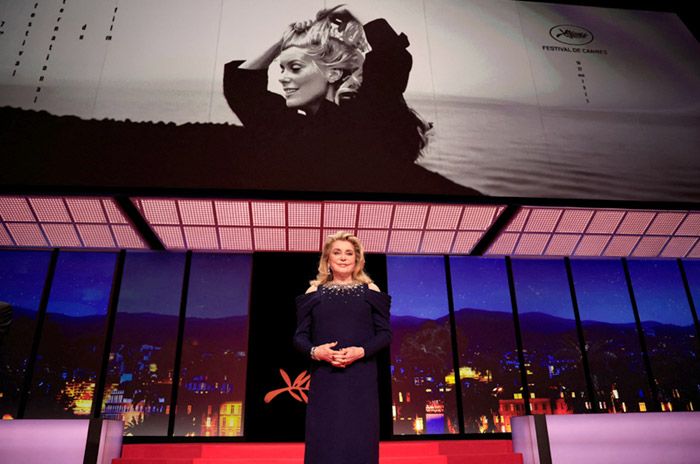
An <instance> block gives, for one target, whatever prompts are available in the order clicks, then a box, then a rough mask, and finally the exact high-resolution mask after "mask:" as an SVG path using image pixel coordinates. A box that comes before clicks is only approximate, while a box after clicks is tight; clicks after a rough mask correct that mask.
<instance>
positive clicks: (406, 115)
mask: <svg viewBox="0 0 700 464" xmlns="http://www.w3.org/2000/svg"><path fill="white" fill-rule="evenodd" d="M365 33H366V36H367V40H368V42H369V44H370V45H371V47H372V51H371V52H369V53H368V54H367V55H366V57H365V62H364V65H363V67H362V68H363V81H362V86H361V88H360V91H359V93H358V96H357V97H356V98H355V99H353V100H351V101H349V102H347V103H343V104H342V105H341V106H338V105H336V104H335V103H333V102H330V101H327V100H324V101H323V102H322V103H321V106H320V108H319V110H318V112H317V113H315V114H313V115H305V114H300V113H299V112H298V111H297V110H296V109H294V108H288V107H287V106H286V102H285V99H284V98H283V97H282V96H281V95H278V94H276V93H273V92H270V91H268V90H267V85H268V80H267V78H268V71H267V69H264V70H251V69H240V68H239V66H240V65H241V64H242V63H243V61H232V62H229V63H227V64H226V65H225V67H224V96H225V97H226V100H227V102H228V104H229V106H230V107H231V109H232V110H233V112H234V113H235V114H236V115H237V116H238V118H239V119H240V120H241V122H242V123H243V125H244V127H246V128H247V129H249V130H250V131H251V134H252V135H253V143H252V144H251V150H252V151H253V152H254V153H255V156H254V159H251V160H250V161H251V163H255V164H256V165H258V168H259V169H258V170H259V172H264V173H265V175H266V176H267V177H268V178H270V179H272V180H273V182H271V184H273V185H283V186H287V187H288V188H292V187H295V188H296V189H300V190H315V191H319V190H326V191H360V192H405V191H406V190H407V188H408V189H409V191H410V192H411V193H432V194H453V195H460V194H461V195H475V194H479V193H478V192H476V191H475V190H473V189H469V188H466V187H462V186H460V185H458V184H455V183H453V182H451V181H449V180H447V179H446V178H444V177H442V176H440V175H438V174H434V173H431V172H429V171H427V170H425V169H424V168H422V167H420V166H418V165H417V164H415V160H416V159H417V158H418V155H419V138H420V137H419V135H418V132H417V129H416V124H415V116H414V115H413V113H412V112H411V111H410V109H409V108H408V106H407V104H406V101H405V100H404V97H403V93H404V91H405V90H406V85H407V83H408V77H409V74H410V71H411V67H412V65H413V59H412V57H411V54H410V53H409V52H408V50H407V49H406V48H407V47H408V45H409V42H408V38H407V37H406V35H405V34H397V33H396V32H395V31H394V30H393V29H392V28H391V26H390V25H389V24H388V23H387V22H386V21H385V20H384V19H377V20H374V21H372V22H370V23H368V24H367V25H365ZM339 162H345V163H350V164H352V165H353V166H360V167H361V169H362V173H361V175H359V176H338V175H337V171H338V163H339ZM311 172H313V175H312V176H310V175H309V173H311Z"/></svg>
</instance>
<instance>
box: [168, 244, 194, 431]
mask: <svg viewBox="0 0 700 464" xmlns="http://www.w3.org/2000/svg"><path fill="white" fill-rule="evenodd" d="M191 270H192V251H188V252H187V254H186V255H185V272H184V273H183V277H182V292H181V294H180V315H179V317H178V324H177V343H176V344H175V366H174V367H173V380H172V389H171V397H170V407H169V410H168V436H169V437H172V436H173V434H174V433H175V414H176V408H177V395H178V392H179V389H180V367H181V366H182V340H183V338H184V336H185V315H186V314H187V298H188V292H189V289H190V271H191Z"/></svg>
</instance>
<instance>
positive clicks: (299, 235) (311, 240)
mask: <svg viewBox="0 0 700 464" xmlns="http://www.w3.org/2000/svg"><path fill="white" fill-rule="evenodd" d="M288 233H289V251H316V250H318V249H319V247H320V243H321V232H320V231H319V229H289V230H288Z"/></svg>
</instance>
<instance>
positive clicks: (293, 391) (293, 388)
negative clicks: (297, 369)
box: [265, 369, 311, 403]
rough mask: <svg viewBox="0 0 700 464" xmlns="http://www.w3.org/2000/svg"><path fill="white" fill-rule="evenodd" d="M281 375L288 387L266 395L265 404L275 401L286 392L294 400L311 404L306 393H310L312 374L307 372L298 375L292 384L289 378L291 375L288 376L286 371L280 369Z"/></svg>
mask: <svg viewBox="0 0 700 464" xmlns="http://www.w3.org/2000/svg"><path fill="white" fill-rule="evenodd" d="M280 375H281V376H282V380H284V383H285V384H287V386H286V387H284V388H278V389H276V390H272V391H270V392H268V393H267V395H265V403H269V402H270V401H272V400H273V399H275V397H276V396H277V395H280V394H282V393H284V392H288V393H289V394H290V395H291V396H292V398H294V399H295V400H297V401H300V402H304V403H308V402H309V397H308V396H307V395H306V393H304V392H305V391H309V384H310V383H311V374H309V373H308V372H307V371H302V373H301V374H299V375H297V378H296V379H294V382H292V380H291V378H290V377H289V374H287V373H286V372H285V370H284V369H280Z"/></svg>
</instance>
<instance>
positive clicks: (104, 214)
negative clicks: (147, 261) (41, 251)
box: [0, 196, 147, 249]
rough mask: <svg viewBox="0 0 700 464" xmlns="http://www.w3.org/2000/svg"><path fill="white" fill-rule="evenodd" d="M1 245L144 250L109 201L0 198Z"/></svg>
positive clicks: (143, 244) (83, 198) (117, 207)
mask: <svg viewBox="0 0 700 464" xmlns="http://www.w3.org/2000/svg"><path fill="white" fill-rule="evenodd" d="M0 246H6V247H32V248H34V247H37V248H54V247H61V248H98V249H99V248H103V249H105V248H106V249H115V248H127V249H145V248H147V246H146V243H145V242H144V241H143V239H142V238H141V236H140V234H139V233H138V232H137V231H136V229H135V228H134V227H133V225H132V224H131V223H130V222H129V221H128V220H127V218H126V217H125V216H124V214H123V213H122V211H121V209H120V208H119V206H118V205H117V204H116V203H115V200H114V199H112V198H105V197H89V198H87V197H56V196H0Z"/></svg>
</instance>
